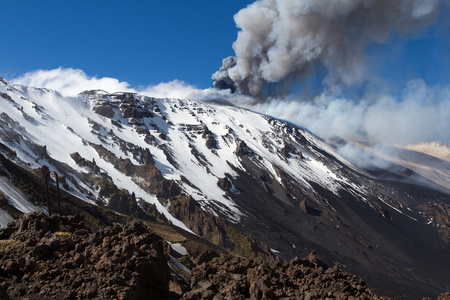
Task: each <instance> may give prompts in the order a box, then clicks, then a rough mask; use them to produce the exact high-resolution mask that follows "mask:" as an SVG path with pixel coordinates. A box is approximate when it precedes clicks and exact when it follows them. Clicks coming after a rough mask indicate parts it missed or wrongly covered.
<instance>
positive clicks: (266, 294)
mask: <svg viewBox="0 0 450 300" xmlns="http://www.w3.org/2000/svg"><path fill="white" fill-rule="evenodd" d="M191 289H192V291H190V292H187V293H186V294H185V295H184V296H183V298H182V299H183V300H193V299H387V298H383V297H378V296H376V295H374V294H373V293H372V291H371V290H370V289H369V288H367V287H366V285H365V282H364V281H363V280H361V279H359V278H357V277H356V276H354V275H350V274H347V273H344V272H341V271H340V270H339V267H338V266H337V265H335V266H334V267H331V268H328V267H327V266H326V265H325V264H324V263H323V262H322V261H320V260H319V259H318V258H317V256H316V255H315V253H314V252H312V253H310V254H309V255H308V257H306V259H301V258H295V259H293V260H291V261H290V262H289V263H284V264H283V263H278V264H276V265H273V266H270V265H268V264H265V263H263V264H261V263H255V262H254V261H251V260H250V261H245V262H241V263H237V264H230V263H223V264H218V263H205V264H202V265H200V266H199V267H197V268H195V269H194V270H193V273H192V278H191Z"/></svg>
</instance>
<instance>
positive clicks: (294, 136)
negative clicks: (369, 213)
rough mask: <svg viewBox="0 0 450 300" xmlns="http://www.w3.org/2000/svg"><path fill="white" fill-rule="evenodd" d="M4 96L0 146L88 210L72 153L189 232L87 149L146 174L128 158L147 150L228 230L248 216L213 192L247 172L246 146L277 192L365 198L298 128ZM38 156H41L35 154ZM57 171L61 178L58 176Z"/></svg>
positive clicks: (205, 113) (144, 102) (97, 99)
mask: <svg viewBox="0 0 450 300" xmlns="http://www.w3.org/2000/svg"><path fill="white" fill-rule="evenodd" d="M0 93H2V94H1V95H3V96H2V108H1V120H2V122H1V126H2V131H1V133H0V134H1V135H2V141H3V142H4V144H5V145H7V146H8V147H9V148H11V149H13V150H14V151H16V153H17V157H18V159H20V160H21V161H22V162H24V163H26V164H28V165H29V166H30V167H32V168H37V167H40V166H41V165H47V166H49V167H50V169H55V170H57V171H58V172H60V173H61V174H66V173H69V174H70V175H71V178H72V179H68V184H69V186H70V189H69V190H71V192H73V193H76V194H77V195H79V196H80V197H83V198H85V199H86V200H87V201H91V200H89V199H88V198H92V197H88V194H89V195H94V196H98V191H96V190H95V189H94V188H93V187H92V186H90V185H89V184H87V183H84V182H83V178H82V176H80V175H79V174H80V173H81V174H82V173H83V172H90V170H88V169H86V168H85V167H83V166H80V165H79V164H77V162H76V161H75V160H74V159H73V158H72V156H71V154H73V153H78V154H79V155H80V156H81V157H82V158H83V159H85V160H86V161H95V163H96V165H97V166H98V167H99V168H100V170H101V172H104V173H106V174H107V175H108V176H109V177H110V178H111V180H112V181H113V182H114V184H116V185H117V186H118V187H121V188H124V189H126V190H128V191H130V192H131V191H133V192H135V194H136V196H137V197H139V198H142V199H144V200H145V201H147V202H149V203H152V204H155V205H156V206H157V208H158V210H159V211H160V212H161V213H163V214H164V215H165V216H166V217H167V218H169V219H170V220H172V222H174V223H176V224H178V225H179V226H181V227H183V228H185V229H186V227H185V226H184V225H183V224H182V223H181V222H179V221H178V220H176V219H175V218H173V217H172V216H171V215H170V213H169V212H168V211H167V207H165V206H164V205H162V204H161V203H160V202H159V201H158V200H157V199H156V197H155V195H153V194H151V193H149V192H148V191H146V190H145V189H144V188H142V186H140V185H139V182H138V180H136V178H132V177H130V176H126V175H125V174H124V173H123V172H121V171H119V170H117V168H115V167H114V166H113V163H112V162H111V161H108V160H106V159H105V158H104V157H102V156H101V154H100V153H99V152H98V151H96V150H95V149H94V148H93V147H92V145H102V146H103V147H104V148H106V149H107V150H108V151H110V152H111V153H113V154H114V155H115V156H116V157H117V158H123V159H127V158H128V159H130V161H131V162H132V163H133V164H135V165H141V164H142V163H141V162H139V157H140V156H139V155H141V154H142V153H137V156H136V152H135V153H133V151H132V150H133V149H137V148H139V149H149V150H150V153H151V154H152V155H153V157H154V160H155V166H156V167H157V168H158V169H159V170H160V171H161V172H162V175H163V176H164V177H165V178H166V179H171V180H175V181H176V182H178V183H179V184H180V186H181V187H182V188H183V190H184V192H185V193H187V194H189V195H191V196H192V197H193V198H194V199H195V200H197V201H199V202H200V203H202V205H203V206H204V208H205V209H207V210H209V211H211V212H213V213H218V212H220V213H221V214H224V215H226V216H227V218H228V219H230V220H232V221H234V222H238V221H239V219H240V217H241V216H242V215H243V214H245V211H243V210H242V209H240V208H239V207H237V206H236V204H235V203H234V201H233V200H232V199H231V197H229V196H227V195H226V193H225V192H224V191H223V190H222V189H221V188H220V187H219V186H218V184H217V183H218V181H219V179H220V178H225V177H229V179H232V178H236V176H237V173H236V170H242V171H245V167H244V166H243V165H242V159H241V158H240V157H239V155H236V149H237V148H238V146H240V143H241V142H242V141H245V144H246V146H248V147H249V148H250V149H251V150H250V151H251V152H252V155H253V156H252V160H253V162H254V163H255V164H256V165H258V166H259V167H260V168H261V169H264V170H266V171H267V172H268V173H269V174H270V176H271V177H273V178H277V180H278V181H279V182H280V184H283V183H282V182H281V179H280V175H279V171H277V169H281V170H282V171H283V172H285V173H287V174H289V175H290V176H291V177H292V178H293V179H294V180H296V181H297V182H299V183H300V184H301V185H302V186H303V187H304V188H305V189H309V190H312V191H314V188H313V187H312V186H311V184H310V182H315V183H317V184H319V185H320V186H322V187H323V188H327V189H330V190H331V191H332V192H333V193H335V194H338V192H339V190H340V189H344V188H350V189H352V190H355V191H359V192H361V193H364V191H363V189H362V187H361V186H359V185H357V184H355V182H350V181H349V180H348V179H347V178H346V177H345V176H342V174H341V173H340V171H339V168H340V165H339V164H336V163H333V164H330V163H328V164H326V163H324V162H325V161H324V156H323V154H321V152H324V153H327V154H328V155H332V156H334V158H335V160H336V161H338V162H340V164H342V165H345V166H348V167H350V168H353V169H354V170H356V171H358V172H361V173H364V172H363V171H362V170H359V169H357V168H356V167H354V166H352V165H351V164H350V163H348V162H347V161H345V160H344V159H343V158H342V157H341V156H340V155H339V154H338V153H337V152H336V151H335V149H334V148H332V147H330V146H328V145H327V144H325V143H324V142H322V141H321V140H319V139H318V138H316V137H314V136H313V135H311V134H309V133H308V132H306V131H303V130H301V129H297V128H296V129H294V131H293V130H292V128H291V127H289V126H287V125H286V124H285V123H283V122H280V121H277V120H275V119H271V118H269V117H267V116H264V115H260V114H257V113H253V112H251V111H248V110H245V109H241V108H237V107H234V106H231V105H222V104H215V102H197V101H190V100H179V99H154V98H150V97H146V96H140V95H134V94H128V93H116V94H107V93H106V92H104V91H90V92H85V93H81V94H79V95H78V96H75V97H66V96H63V95H61V94H60V93H58V92H56V91H52V90H47V89H37V88H32V87H25V86H20V85H10V84H8V83H6V82H1V83H0ZM208 141H209V144H208ZM39 146H40V147H45V149H44V150H42V149H41V150H40V151H37V150H36V149H38V148H39ZM130 147H131V148H130ZM286 147H289V149H290V150H289V151H291V152H292V153H293V154H294V155H283V153H282V149H284V148H286ZM132 148H133V149H132ZM42 151H44V152H45V151H46V153H47V154H48V156H49V157H50V158H51V160H49V159H48V158H47V156H46V155H45V153H42ZM286 151H287V150H286ZM289 151H288V152H289ZM138 152H139V151H138ZM53 161H57V162H59V163H62V164H64V165H66V166H67V168H66V169H65V170H61V168H60V165H55V164H54V163H53ZM274 166H276V167H274ZM366 175H367V174H366ZM232 192H235V193H238V192H239V191H237V190H233V191H232ZM105 201H107V199H105ZM169 205H170V204H169Z"/></svg>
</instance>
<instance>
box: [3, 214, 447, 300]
mask: <svg viewBox="0 0 450 300" xmlns="http://www.w3.org/2000/svg"><path fill="white" fill-rule="evenodd" d="M167 249H168V247H166V246H165V242H164V241H163V239H162V238H161V237H159V236H157V235H156V234H155V233H153V232H152V231H151V230H150V229H149V228H148V227H147V226H146V225H144V224H143V223H141V222H140V221H131V222H129V223H127V224H125V225H115V226H113V227H105V228H102V229H100V230H98V231H96V232H95V233H91V232H90V230H89V229H87V228H86V227H85V226H84V222H83V216H81V215H75V216H59V215H52V216H50V217H48V216H46V215H44V214H43V213H37V212H33V213H30V214H26V215H23V216H22V217H21V218H20V219H18V220H15V221H13V222H10V223H9V224H8V227H7V228H5V229H1V230H0V298H1V299H93V298H95V299H180V298H181V299H383V298H382V297H378V296H376V295H374V294H373V293H372V292H371V290H370V289H368V288H367V287H366V286H365V282H364V280H361V279H359V278H357V277H356V276H354V275H350V274H347V273H343V272H341V271H340V270H339V268H338V266H337V265H335V266H333V267H331V268H328V267H327V266H326V265H325V264H324V263H323V262H322V261H321V260H319V259H318V258H317V256H316V255H315V253H311V254H310V255H308V256H307V257H306V258H304V259H301V258H295V259H293V260H291V261H290V262H289V263H281V262H278V263H275V264H268V263H264V262H262V263H256V262H255V261H253V260H241V261H237V262H236V261H235V262H233V263H231V262H227V261H225V262H224V261H223V260H222V261H220V260H219V259H217V257H216V258H215V259H212V260H210V261H209V262H204V263H202V264H200V265H197V266H196V267H194V268H193V269H192V272H191V274H190V277H191V279H190V283H188V282H186V279H184V278H182V277H180V276H177V275H176V274H175V272H174V271H173V270H171V268H170V267H169V264H168V260H169V254H168V250H167ZM200 256H201V257H203V259H204V258H205V257H207V256H208V255H200ZM212 257H213V256H212ZM198 261H199V260H197V262H198ZM438 299H450V294H449V293H447V294H442V295H440V296H439V298H438Z"/></svg>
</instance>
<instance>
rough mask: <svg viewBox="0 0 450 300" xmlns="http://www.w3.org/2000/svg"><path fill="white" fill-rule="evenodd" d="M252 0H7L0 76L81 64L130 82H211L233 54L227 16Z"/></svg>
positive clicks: (1, 21)
mask: <svg viewBox="0 0 450 300" xmlns="http://www.w3.org/2000/svg"><path fill="white" fill-rule="evenodd" d="M251 2H253V1H251V0H247V1H246V0H234V1H222V0H155V1H153V0H148V1H147V0H142V1H125V0H89V1H86V0H78V1H69V0H40V1H28V0H27V1H24V0H6V1H1V3H0V11H1V12H2V14H1V15H2V16H1V18H0V28H1V30H0V59H1V64H0V76H3V77H6V78H11V77H15V76H18V75H21V74H23V73H25V72H27V71H33V70H36V69H54V68H58V67H59V66H62V67H65V68H75V69H82V70H83V71H85V72H86V73H87V74H88V75H90V76H95V75H96V76H98V77H104V76H108V77H114V78H118V79H119V80H121V81H127V82H128V83H130V84H131V85H132V86H138V85H148V84H157V83H159V82H166V81H171V80H174V79H179V80H183V81H186V82H188V83H190V84H193V85H196V86H197V87H199V88H207V87H210V86H211V85H212V80H211V79H210V77H211V75H212V74H213V73H214V72H215V71H216V70H217V69H218V68H219V67H220V66H221V63H222V59H223V58H225V57H227V56H230V55H233V54H234V52H233V49H232V43H233V41H234V40H235V39H236V36H237V32H238V29H237V28H236V25H235V24H234V20H233V15H234V14H235V13H236V12H238V11H239V10H240V9H241V8H243V7H246V6H247V5H248V4H249V3H251Z"/></svg>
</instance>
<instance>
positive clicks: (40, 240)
mask: <svg viewBox="0 0 450 300" xmlns="http://www.w3.org/2000/svg"><path fill="white" fill-rule="evenodd" d="M169 279H170V270H169V267H168V265H167V258H166V257H165V254H164V251H163V243H162V240H161V238H159V237H158V236H156V235H155V234H153V233H152V232H150V231H149V230H148V229H147V228H146V227H145V226H144V225H143V224H142V223H140V222H138V221H132V222H130V223H128V224H126V225H123V226H119V225H116V226H114V227H108V228H104V229H101V230H100V231H98V232H96V233H94V234H91V233H90V232H89V231H88V230H87V229H86V228H85V227H84V225H83V221H82V216H80V215H77V216H69V217H62V216H58V215H53V216H51V217H47V216H45V215H44V214H42V213H31V214H28V215H25V216H23V217H22V218H21V219H19V220H16V221H14V222H10V223H9V224H8V227H7V228H6V229H2V230H0V297H1V298H2V299H24V298H27V299H94V298H96V299H149V297H150V295H151V297H153V298H154V299H167V297H168V295H169Z"/></svg>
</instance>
